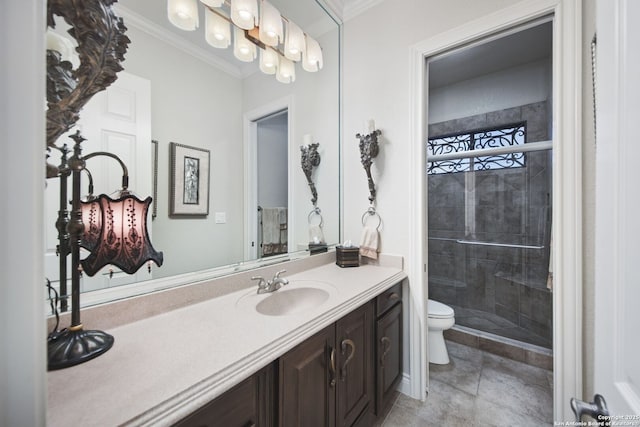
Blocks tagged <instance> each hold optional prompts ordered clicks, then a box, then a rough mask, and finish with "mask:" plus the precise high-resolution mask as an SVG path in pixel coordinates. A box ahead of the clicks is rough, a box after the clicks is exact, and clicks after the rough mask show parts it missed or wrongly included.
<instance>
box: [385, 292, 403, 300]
mask: <svg viewBox="0 0 640 427" xmlns="http://www.w3.org/2000/svg"><path fill="white" fill-rule="evenodd" d="M387 299H388V300H390V301H393V300H396V299H400V295H399V294H398V293H397V292H392V293H390V294H389V295H388V296H387Z"/></svg>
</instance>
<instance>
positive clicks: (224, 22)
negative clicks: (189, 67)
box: [167, 0, 323, 83]
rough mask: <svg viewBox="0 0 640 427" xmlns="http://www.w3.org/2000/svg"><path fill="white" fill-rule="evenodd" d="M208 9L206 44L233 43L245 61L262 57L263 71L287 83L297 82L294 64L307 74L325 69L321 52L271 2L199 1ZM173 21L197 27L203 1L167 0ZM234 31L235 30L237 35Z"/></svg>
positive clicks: (221, 46)
mask: <svg viewBox="0 0 640 427" xmlns="http://www.w3.org/2000/svg"><path fill="white" fill-rule="evenodd" d="M199 1H200V3H202V5H203V6H204V12H205V13H204V15H205V40H206V41H207V43H208V44H209V45H210V46H212V47H215V48H218V49H226V48H227V47H229V46H230V45H231V43H232V40H231V39H232V37H231V34H232V33H233V54H234V56H235V57H236V58H237V59H238V60H240V61H243V62H253V61H254V60H255V59H256V58H257V57H258V51H259V56H260V59H259V68H260V71H262V72H263V73H265V74H270V75H275V76H276V79H277V80H278V81H279V82H282V83H291V82H293V81H295V79H296V69H295V63H296V62H300V63H301V65H302V68H303V69H304V70H305V71H308V72H312V73H313V72H316V71H318V70H320V69H322V65H323V63H322V48H321V47H320V44H319V43H318V41H317V40H315V39H314V38H313V37H311V36H309V34H306V33H305V32H304V31H303V30H302V29H301V28H300V27H299V26H298V25H297V24H296V23H295V22H293V21H291V20H290V19H288V18H286V17H284V16H282V14H281V13H280V11H278V9H277V8H276V7H275V6H273V5H272V4H271V3H269V2H268V1H267V0H199ZM167 13H168V17H169V22H171V23H172V24H173V25H175V26H176V27H177V28H180V29H182V30H185V31H194V30H195V29H197V28H198V25H199V22H198V19H199V18H198V0H168V1H167ZM232 28H233V31H232Z"/></svg>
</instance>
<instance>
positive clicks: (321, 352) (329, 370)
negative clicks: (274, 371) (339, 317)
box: [279, 325, 336, 427]
mask: <svg viewBox="0 0 640 427" xmlns="http://www.w3.org/2000/svg"><path fill="white" fill-rule="evenodd" d="M334 342H335V327H334V325H331V326H329V327H327V328H326V329H324V330H322V331H321V332H319V333H318V334H316V335H314V336H313V337H311V338H309V339H308V340H306V341H305V342H303V343H302V344H300V345H299V346H297V347H295V348H294V349H293V350H291V351H289V352H288V353H287V354H285V355H284V356H282V357H281V358H280V359H279V372H280V373H279V376H280V381H279V384H280V402H279V409H280V411H279V412H280V417H279V418H280V423H279V425H280V426H281V427H300V426H304V427H333V426H335V415H336V410H335V385H336V369H335V367H336V364H335V363H336V349H335V348H334Z"/></svg>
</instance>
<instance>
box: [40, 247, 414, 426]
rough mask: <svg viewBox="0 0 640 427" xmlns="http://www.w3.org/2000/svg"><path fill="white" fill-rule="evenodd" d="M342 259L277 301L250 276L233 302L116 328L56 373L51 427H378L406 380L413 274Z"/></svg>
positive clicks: (208, 303)
mask: <svg viewBox="0 0 640 427" xmlns="http://www.w3.org/2000/svg"><path fill="white" fill-rule="evenodd" d="M334 256H335V254H334V253H329V254H326V255H325V254H323V255H317V256H316V257H324V258H316V259H315V260H314V262H316V263H317V262H318V260H319V259H324V260H325V261H326V263H324V264H322V265H319V266H316V267H314V268H309V269H306V270H302V271H299V272H294V273H292V274H290V275H289V274H285V276H286V277H287V279H288V280H289V284H288V285H287V286H284V287H283V288H282V289H280V290H278V291H276V292H273V293H271V294H262V295H257V294H256V289H257V287H256V286H255V284H254V283H251V282H250V281H249V280H247V281H245V280H244V276H243V277H242V280H240V281H238V283H243V284H242V285H241V286H239V287H238V288H236V289H234V290H232V291H229V292H227V293H225V294H223V295H219V296H216V297H214V298H209V299H206V300H203V301H200V302H196V303H193V304H189V305H185V306H184V307H180V308H177V309H173V310H170V311H166V312H163V313H161V314H157V315H153V316H150V317H147V318H142V319H139V320H136V321H133V322H131V323H127V324H122V325H120V326H117V327H114V328H113V329H109V330H108V332H109V333H111V334H113V335H114V337H115V339H116V342H115V344H114V347H113V348H112V349H111V350H110V351H109V352H107V353H105V354H104V355H102V356H100V357H98V358H96V359H94V360H92V361H89V362H87V363H84V364H81V365H78V366H75V367H72V368H68V369H64V370H60V371H53V372H49V374H48V380H49V411H48V414H47V425H52V426H62V425H136V426H138V425H149V426H150V425H153V426H159V425H180V426H192V425H193V426H203V425H208V426H216V425H224V426H235V425H237V426H250V425H256V426H275V425H280V426H299V425H305V426H310V425H311V426H312V425H323V426H367V425H371V424H372V423H374V421H375V419H376V417H378V416H379V415H381V414H383V413H384V411H385V410H386V409H387V408H388V406H389V404H390V403H391V399H392V398H393V395H394V393H395V389H396V388H397V385H398V382H399V381H400V379H401V377H402V323H403V322H402V283H403V281H404V279H405V278H406V274H405V273H404V271H403V270H402V260H401V258H399V257H382V260H381V262H380V265H366V264H365V265H362V266H361V267H358V268H352V269H341V268H340V267H338V266H336V265H335V263H333V262H332V260H333V257H334ZM311 258H315V257H311ZM385 260H386V261H385ZM282 268H286V269H288V270H289V271H292V270H295V269H289V268H288V267H287V265H285V264H280V265H279V266H278V269H282ZM274 270H275V269H274V268H271V269H267V270H265V272H264V273H261V272H260V271H254V272H252V274H263V275H264V276H265V277H267V276H268V275H269V274H271V275H272V274H273V271H274ZM235 279H238V278H235ZM218 280H220V281H227V282H228V281H234V278H233V277H231V278H229V277H228V278H221V279H218ZM194 286H196V285H194ZM197 286H205V287H206V286H216V284H215V283H205V284H197ZM188 288H189V286H186V287H184V289H183V290H182V291H183V292H189V289H188ZM178 291H179V290H173V291H171V292H178ZM191 291H193V290H191ZM278 293H280V294H278ZM299 295H301V297H298V296H299ZM274 297H275V298H274ZM144 298H146V297H144V296H143V297H140V298H139V301H138V303H144ZM270 298H272V299H270ZM273 301H275V302H276V303H273ZM285 301H289V302H288V303H285ZM299 301H302V302H301V303H300V302H299ZM305 301H306V302H305ZM305 304H306V305H305ZM115 305H117V303H115ZM114 308H115V307H114ZM281 310H284V311H281ZM86 317H88V318H90V316H86ZM70 396H73V398H70Z"/></svg>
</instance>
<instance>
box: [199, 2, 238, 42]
mask: <svg viewBox="0 0 640 427" xmlns="http://www.w3.org/2000/svg"><path fill="white" fill-rule="evenodd" d="M204 24H205V36H204V37H205V39H206V40H207V43H209V44H210V45H211V46H213V47H217V48H219V49H224V48H227V47H229V45H230V44H231V24H229V22H228V21H227V20H226V19H224V18H223V17H221V16H220V15H217V14H215V13H213V12H212V11H210V10H208V9H207V10H205V21H204Z"/></svg>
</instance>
